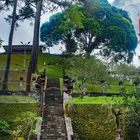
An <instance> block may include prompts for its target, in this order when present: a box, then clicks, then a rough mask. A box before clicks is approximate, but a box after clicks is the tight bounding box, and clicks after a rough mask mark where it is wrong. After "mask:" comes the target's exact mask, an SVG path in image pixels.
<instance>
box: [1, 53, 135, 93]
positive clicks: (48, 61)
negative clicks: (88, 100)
mask: <svg viewBox="0 0 140 140" xmlns="http://www.w3.org/2000/svg"><path fill="white" fill-rule="evenodd" d="M23 60H24V55H23V54H12V61H11V67H10V74H9V83H8V85H9V90H12V91H18V90H19V78H20V77H21V76H22V77H23V78H24V83H23V88H24V89H25V86H26V72H27V70H26V71H23ZM26 60H27V64H26V69H27V66H28V64H29V60H30V55H29V54H27V55H26ZM0 61H1V62H0V80H2V79H3V75H4V69H5V64H6V55H5V54H0ZM44 62H45V65H44ZM62 63H63V58H62V56H59V55H49V54H40V55H39V59H38V71H39V74H40V73H42V72H43V70H44V68H46V71H47V76H48V77H51V78H62V76H63V75H62V65H63V64H62ZM69 72H70V71H69ZM126 83H127V82H126ZM17 85H18V86H17ZM0 88H1V84H0ZM86 88H87V92H99V93H101V91H102V88H101V84H91V83H87V84H86ZM120 89H121V87H120V86H119V85H118V83H117V82H116V81H115V80H114V81H112V85H111V84H110V85H105V93H119V92H120ZM124 89H125V92H126V93H134V92H135V85H132V86H131V85H129V83H127V84H126V85H125V86H124ZM75 91H76V93H81V91H80V89H79V83H76V89H75Z"/></svg>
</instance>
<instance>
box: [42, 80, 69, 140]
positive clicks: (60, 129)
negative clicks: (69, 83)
mask: <svg viewBox="0 0 140 140" xmlns="http://www.w3.org/2000/svg"><path fill="white" fill-rule="evenodd" d="M40 140H67V134H66V125H65V118H64V111H63V99H62V95H61V92H60V83H59V79H48V81H47V89H46V93H45V107H44V113H43V122H42V127H41V137H40Z"/></svg>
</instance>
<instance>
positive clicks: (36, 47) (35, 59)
mask: <svg viewBox="0 0 140 140" xmlns="http://www.w3.org/2000/svg"><path fill="white" fill-rule="evenodd" d="M42 3H43V0H39V1H38V2H37V11H36V17H35V25H34V36H33V50H32V54H31V58H30V64H29V67H28V72H27V83H26V91H27V92H28V91H30V82H31V75H32V72H35V71H37V62H38V51H39V29H40V17H41V10H42Z"/></svg>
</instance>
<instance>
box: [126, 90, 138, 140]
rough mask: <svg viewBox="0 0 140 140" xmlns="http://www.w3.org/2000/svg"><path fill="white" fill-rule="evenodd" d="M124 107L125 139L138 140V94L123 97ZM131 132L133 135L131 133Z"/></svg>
mask: <svg viewBox="0 0 140 140" xmlns="http://www.w3.org/2000/svg"><path fill="white" fill-rule="evenodd" d="M124 102H125V107H127V108H128V109H127V110H126V112H125V114H124V119H125V121H124V123H125V139H127V140H132V139H135V140H139V136H140V108H139V106H140V95H139V93H136V94H135V95H134V96H132V97H127V96H125V97H124ZM132 134H133V135H132Z"/></svg>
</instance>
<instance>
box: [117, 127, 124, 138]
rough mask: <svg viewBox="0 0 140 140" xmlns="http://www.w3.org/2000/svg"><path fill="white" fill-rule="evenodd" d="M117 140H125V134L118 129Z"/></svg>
mask: <svg viewBox="0 0 140 140" xmlns="http://www.w3.org/2000/svg"><path fill="white" fill-rule="evenodd" d="M115 140H124V139H123V134H122V130H121V129H117V130H116V138H115Z"/></svg>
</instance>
